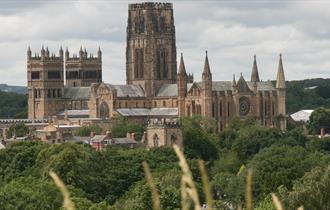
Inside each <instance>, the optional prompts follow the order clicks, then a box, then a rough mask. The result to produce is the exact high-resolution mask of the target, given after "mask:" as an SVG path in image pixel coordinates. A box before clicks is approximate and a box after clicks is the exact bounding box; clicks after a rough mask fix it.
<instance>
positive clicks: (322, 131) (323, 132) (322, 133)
mask: <svg viewBox="0 0 330 210" xmlns="http://www.w3.org/2000/svg"><path fill="white" fill-rule="evenodd" d="M324 134H325V130H324V128H321V134H320V136H321V138H323V137H324Z"/></svg>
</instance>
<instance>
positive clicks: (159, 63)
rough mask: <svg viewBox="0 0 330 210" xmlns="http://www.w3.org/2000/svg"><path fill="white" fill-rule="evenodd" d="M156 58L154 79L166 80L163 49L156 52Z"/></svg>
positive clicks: (166, 71)
mask: <svg viewBox="0 0 330 210" xmlns="http://www.w3.org/2000/svg"><path fill="white" fill-rule="evenodd" d="M156 56H157V57H156V59H157V60H156V77H157V79H167V73H168V69H167V63H166V51H165V49H161V50H158V51H157V55H156Z"/></svg>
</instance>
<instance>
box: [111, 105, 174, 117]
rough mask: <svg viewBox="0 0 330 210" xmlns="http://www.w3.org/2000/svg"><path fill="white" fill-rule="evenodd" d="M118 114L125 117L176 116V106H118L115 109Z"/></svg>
mask: <svg viewBox="0 0 330 210" xmlns="http://www.w3.org/2000/svg"><path fill="white" fill-rule="evenodd" d="M116 111H117V112H118V113H119V114H120V115H122V116H125V117H129V116H131V117H133V116H134V117H136V116H177V115H178V108H165V107H164V108H152V109H146V108H132V109H129V108H120V109H117V110H116Z"/></svg>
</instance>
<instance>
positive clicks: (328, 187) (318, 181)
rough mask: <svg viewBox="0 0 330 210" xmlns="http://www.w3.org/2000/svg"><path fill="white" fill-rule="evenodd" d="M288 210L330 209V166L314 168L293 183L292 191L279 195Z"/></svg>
mask: <svg viewBox="0 0 330 210" xmlns="http://www.w3.org/2000/svg"><path fill="white" fill-rule="evenodd" d="M281 197H282V199H283V200H284V202H285V204H286V205H287V206H288V209H296V208H298V207H299V206H304V209H308V210H319V209H330V166H327V167H315V168H313V169H312V170H311V171H310V172H307V173H306V174H305V175H304V176H303V177H302V178H301V179H299V180H297V181H295V183H294V185H293V190H292V191H291V192H285V193H282V194H281Z"/></svg>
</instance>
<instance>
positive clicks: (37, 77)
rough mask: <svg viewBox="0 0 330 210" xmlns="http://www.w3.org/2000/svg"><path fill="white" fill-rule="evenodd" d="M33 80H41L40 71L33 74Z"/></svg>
mask: <svg viewBox="0 0 330 210" xmlns="http://www.w3.org/2000/svg"><path fill="white" fill-rule="evenodd" d="M31 79H40V72H38V71H33V72H31Z"/></svg>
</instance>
